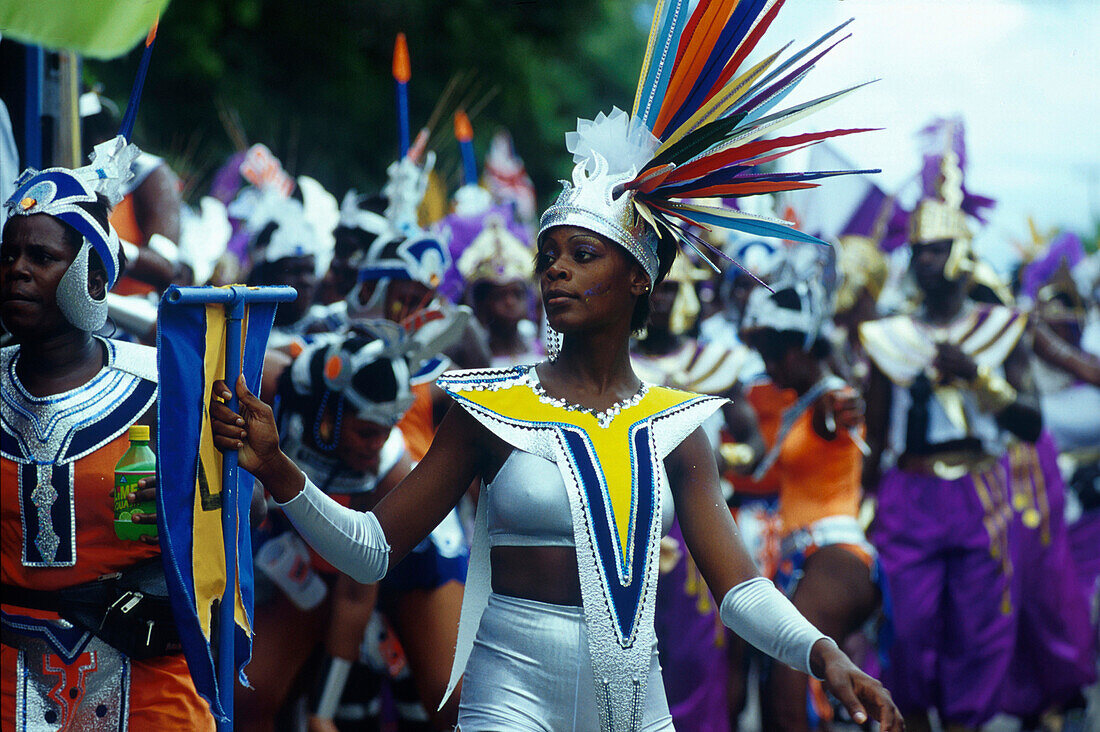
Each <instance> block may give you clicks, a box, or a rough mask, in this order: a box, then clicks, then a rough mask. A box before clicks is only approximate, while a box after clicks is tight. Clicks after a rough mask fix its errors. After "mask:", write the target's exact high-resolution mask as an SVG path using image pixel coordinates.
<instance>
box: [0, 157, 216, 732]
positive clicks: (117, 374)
mask: <svg viewBox="0 0 1100 732" xmlns="http://www.w3.org/2000/svg"><path fill="white" fill-rule="evenodd" d="M136 153H137V149H136V148H134V147H133V146H128V145H126V143H125V140H124V139H123V138H121V137H119V138H116V139H115V140H111V141H109V142H106V143H103V144H102V145H100V146H98V147H97V149H96V152H95V154H94V155H93V163H92V165H90V166H88V167H85V168H81V169H77V170H68V169H65V168H52V169H49V170H45V171H42V172H40V173H38V172H36V171H28V172H27V173H25V174H24V175H23V176H22V177H21V178H20V180H19V186H18V188H17V190H16V192H15V194H14V195H13V196H12V198H11V199H10V200H9V201H8V202H7V206H8V209H9V211H10V212H11V214H12V215H11V218H9V219H8V221H7V223H6V224H5V226H4V229H3V239H2V241H0V317H2V318H3V321H4V326H5V328H6V329H7V330H8V331H9V332H10V333H11V334H12V336H13V337H14V340H15V343H16V345H14V346H10V347H8V348H5V349H3V351H2V353H0V382H2V386H3V390H2V393H3V409H2V448H0V474H2V476H3V482H4V486H5V488H6V489H5V490H4V492H3V494H2V498H0V542H2V546H3V558H2V565H0V567H2V577H3V587H4V595H3V598H4V599H3V603H4V604H3V606H2V622H3V646H2V650H0V658H2V664H3V676H2V678H3V682H2V687H0V692H2V693H0V696H2V712H3V727H4V729H18V730H25V729H43V728H48V729H58V728H60V729H127V728H129V729H187V730H213V728H214V720H213V718H212V717H211V715H210V712H209V711H208V709H207V705H206V703H205V702H203V700H202V699H201V698H200V697H199V695H198V693H197V692H196V691H195V687H194V685H193V684H192V682H191V678H190V676H189V674H188V671H187V664H186V662H185V661H184V659H183V656H182V655H178V653H171V648H172V643H171V639H172V635H173V634H174V630H173V629H172V628H171V621H170V620H169V619H168V618H169V615H168V612H167V604H166V603H165V604H163V605H158V603H157V598H156V597H153V596H154V595H167V591H166V589H164V577H163V571H162V570H161V568H160V562H159V560H158V555H159V549H158V548H157V546H156V542H155V540H151V541H148V542H146V543H138V542H131V541H123V540H120V539H119V538H117V537H116V535H115V529H114V513H113V504H112V500H111V493H112V489H113V482H114V466H115V464H116V463H117V462H118V460H119V458H120V457H121V456H122V454H123V452H124V451H125V450H126V448H127V445H128V437H127V431H128V428H129V427H130V425H132V424H134V423H137V422H146V420H145V418H144V417H143V415H146V414H150V413H151V410H150V407H151V406H152V405H153V404H154V402H155V401H156V397H157V383H156V370H155V366H154V364H155V363H156V360H155V354H154V353H153V350H152V349H150V348H146V347H143V346H135V345H132V344H126V343H120V342H117V341H112V340H108V339H105V338H100V337H98V336H94V335H93V333H94V332H95V331H97V330H99V329H100V328H102V326H103V324H104V322H105V320H106V315H107V305H106V292H107V290H109V289H110V287H111V285H113V284H114V282H115V280H116V279H117V277H118V275H119V260H118V247H119V244H118V237H117V235H116V234H115V232H114V230H113V229H112V228H111V227H110V226H109V224H108V223H107V216H108V205H109V204H110V203H112V202H114V201H116V200H117V197H118V193H119V188H120V186H121V185H122V182H123V181H122V178H123V177H124V176H125V175H127V174H128V170H129V165H130V162H131V161H132V159H133V157H134V155H135V154H136ZM146 423H147V422H146ZM139 485H141V490H139V491H137V492H135V493H133V494H131V495H130V500H132V501H135V502H137V501H147V500H151V499H152V497H153V492H154V490H155V485H154V480H152V479H147V480H146V481H145V482H144V484H139ZM78 513H79V521H78V520H77V515H78ZM134 521H135V522H137V523H148V524H155V523H156V516H155V515H154V514H138V515H137V516H135V518H134ZM158 585H159V590H158ZM128 590H134V591H140V592H141V593H142V596H141V597H140V599H138V597H137V596H135V595H133V594H127V591H128ZM124 598H125V599H124ZM120 601H121V602H122V604H121V605H119V604H118V603H119V602H120ZM84 602H89V603H90V607H84V608H81V607H80V605H81V603H84ZM112 604H115V605H116V607H118V608H126V609H127V611H126V612H125V613H122V614H123V615H125V617H123V618H122V619H121V620H120V621H119V622H112V620H113V618H111V617H108V618H104V615H105V613H106V614H108V615H110V613H108V608H109V607H110V606H111V605H112ZM160 611H164V612H163V613H162V612H160ZM118 615H119V613H115V617H118ZM133 616H139V617H140V620H136V621H135V620H132V619H131V618H132V617H133ZM101 619H103V620H104V622H102V623H101V622H100V620H101ZM139 629H140V632H139ZM108 639H109V640H108ZM119 647H123V648H125V651H124V650H120V648H119ZM176 647H177V648H178V642H177V643H176ZM139 659H140V660H139Z"/></svg>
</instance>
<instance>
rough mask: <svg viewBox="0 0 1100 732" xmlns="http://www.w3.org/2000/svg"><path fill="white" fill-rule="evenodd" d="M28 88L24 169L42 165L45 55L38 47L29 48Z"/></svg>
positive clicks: (24, 129)
mask: <svg viewBox="0 0 1100 732" xmlns="http://www.w3.org/2000/svg"><path fill="white" fill-rule="evenodd" d="M26 59H27V63H26V69H27V74H26V79H27V87H26V93H25V95H24V102H25V104H24V105H23V167H25V168H37V169H41V168H43V167H44V166H43V165H42V78H43V68H44V66H45V54H44V53H43V51H42V49H41V48H40V47H38V46H27V54H26Z"/></svg>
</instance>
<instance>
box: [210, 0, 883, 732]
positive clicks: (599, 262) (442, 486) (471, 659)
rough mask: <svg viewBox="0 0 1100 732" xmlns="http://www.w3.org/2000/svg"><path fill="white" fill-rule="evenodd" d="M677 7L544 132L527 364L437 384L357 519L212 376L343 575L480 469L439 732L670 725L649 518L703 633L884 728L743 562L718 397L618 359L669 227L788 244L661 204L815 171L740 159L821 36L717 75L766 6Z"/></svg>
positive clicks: (230, 429) (227, 422)
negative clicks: (717, 605)
mask: <svg viewBox="0 0 1100 732" xmlns="http://www.w3.org/2000/svg"><path fill="white" fill-rule="evenodd" d="M687 6H688V3H687V2H678V3H668V4H665V3H661V4H659V5H658V14H657V18H656V19H655V21H654V32H653V34H652V36H651V39H650V47H649V50H648V51H647V54H646V62H645V65H644V66H643V73H642V83H641V84H640V85H639V90H638V92H639V93H638V96H637V99H636V103H635V109H634V112H633V114H632V115H629V116H628V115H627V114H626V113H624V112H621V111H619V110H615V111H613V112H612V114H611V115H610V116H607V117H605V116H604V115H600V116H599V117H597V119H596V120H595V121H592V122H587V121H582V122H581V124H580V126H579V129H578V131H577V132H576V133H572V134H571V135H569V136H567V144H568V146H569V148H570V150H571V152H573V154H574V160H575V161H576V162H577V166H576V168H575V169H574V171H573V181H572V183H571V184H566V186H565V190H564V191H563V192H562V194H561V195H560V196H559V198H558V200H557V202H556V203H555V204H554V205H553V206H551V207H550V208H549V209H548V210H547V211H546V212H545V213H544V214H543V216H542V220H541V223H540V231H539V236H538V259H537V266H536V272H537V274H538V276H539V284H540V287H541V291H542V298H543V303H544V306H545V311H546V315H547V319H548V323H549V325H550V328H551V335H552V339H551V343H550V347H549V355H550V359H549V360H548V361H546V362H543V363H540V364H538V365H536V366H533V367H531V366H517V367H513V368H510V369H486V370H480V371H465V372H456V373H452V374H449V375H445V376H444V377H443V378H442V379H440V385H441V386H442V387H443V388H444V389H445V390H446V391H447V392H448V393H449V394H450V395H451V396H452V397H453V398H454V400H455V402H456V404H455V405H454V406H453V407H452V408H451V409H450V411H449V412H448V413H447V415H446V417H445V418H444V419H443V421H442V423H441V424H440V427H439V430H438V432H437V433H436V436H435V439H434V441H433V443H432V446H431V448H430V449H429V451H428V453H427V454H426V455H425V456H424V458H423V459H422V460H421V462H420V463H419V465H418V466H417V467H416V468H415V469H414V470H413V472H412V473H411V474H410V475H409V476H408V477H407V478H406V479H405V480H404V481H402V483H401V484H399V485H398V486H397V487H396V488H395V489H394V490H393V491H392V492H391V493H390V494H389V495H387V496H386V497H385V498H384V499H383V500H382V501H381V502H380V503H379V504H378V505H377V506H376V507H375V509H374V510H373V512H368V513H359V512H353V511H348V510H346V509H344V508H342V507H341V506H339V504H337V503H335V502H333V501H331V500H329V499H328V498H327V497H326V496H324V494H323V493H321V491H319V490H318V489H317V488H316V487H315V486H313V485H312V484H311V483H310V482H309V481H308V480H307V479H306V477H305V476H304V475H303V474H302V473H301V471H299V470H298V469H297V468H296V467H295V466H294V465H293V463H291V461H290V460H288V459H287V458H286V456H285V455H283V454H282V453H281V452H280V450H279V442H278V436H277V434H276V429H275V425H274V422H273V421H272V419H271V411H270V409H269V408H268V407H266V406H265V405H264V404H263V403H262V402H260V401H259V400H257V399H256V398H255V397H253V396H252V395H251V394H250V393H248V390H247V388H246V387H245V386H244V384H243V382H240V383H238V384H237V386H236V388H237V391H238V394H239V396H240V398H241V405H242V406H241V413H240V415H238V414H234V413H233V412H231V411H230V410H229V409H228V407H226V406H225V404H223V403H221V402H219V401H218V400H219V399H225V398H228V396H229V390H228V388H227V387H226V385H225V384H223V383H221V382H218V383H216V384H215V385H214V390H213V396H214V397H216V398H215V399H214V400H213V402H212V404H211V414H212V416H213V418H214V431H215V435H216V437H215V444H216V445H217V446H218V447H219V448H220V449H223V450H230V449H236V450H237V451H238V454H239V460H240V465H241V466H242V467H244V468H245V469H247V470H249V471H250V472H252V473H253V474H254V475H256V477H257V478H259V479H260V480H261V481H262V482H263V483H264V485H265V487H266V488H267V489H268V490H269V491H270V492H271V494H272V495H273V496H274V497H275V499H276V500H278V501H279V502H280V503H281V504H283V510H284V511H285V512H286V514H287V516H288V517H290V519H291V521H293V522H294V524H295V526H296V528H297V529H298V530H299V532H300V533H301V535H302V536H303V537H304V538H305V539H306V540H307V541H308V542H310V543H311V544H312V545H313V546H314V548H315V549H316V550H317V551H318V552H319V553H321V555H322V556H324V557H325V558H326V559H327V560H328V561H330V562H331V563H332V564H334V565H335V566H337V567H338V568H339V569H341V570H342V571H344V572H347V573H348V574H350V575H352V577H353V578H355V579H357V580H359V581H360V582H374V581H377V580H378V579H379V578H380V577H382V576H383V575H384V574H385V573H386V570H387V568H388V567H389V566H390V565H391V564H393V563H396V562H398V561H400V560H401V558H402V557H404V556H405V555H406V554H407V553H408V552H409V550H410V549H412V547H414V546H416V545H417V544H418V543H419V542H420V541H421V540H422V539H423V538H424V537H425V536H427V535H428V533H429V532H430V531H431V530H432V528H433V527H434V526H435V525H436V524H437V523H438V522H439V521H441V520H442V519H443V517H444V516H446V514H447V513H448V512H449V511H450V510H451V508H453V507H454V506H455V504H456V503H457V502H458V500H459V498H460V497H461V496H462V495H463V494H464V493H465V491H466V489H467V488H468V487H469V486H470V484H471V483H472V482H473V481H474V480H480V482H481V483H482V485H483V486H484V487H483V491H482V493H481V499H480V501H479V506H478V515H477V518H476V519H475V534H474V538H473V545H472V548H471V558H470V572H469V575H468V578H467V585H466V596H465V598H464V601H463V612H462V620H461V622H460V625H459V638H458V648H457V650H456V658H455V666H454V670H453V672H452V681H451V688H452V689H453V688H454V685H455V684H456V683H457V680H458V679H459V677H461V676H462V674H463V671H465V676H464V677H463V686H462V693H461V700H460V704H459V720H458V721H459V729H461V730H463V732H476V731H478V730H501V729H508V730H568V729H574V730H585V731H588V730H595V729H601V730H630V731H633V730H669V729H672V721H671V718H670V717H669V713H668V705H667V703H666V701H665V698H664V694H663V688H662V683H661V678H660V667H659V665H658V663H657V659H656V652H655V636H654V630H653V612H654V592H655V590H656V582H657V575H658V569H657V557H658V548H659V544H660V539H661V536H662V533H663V531H664V530H667V527H668V525H669V524H670V522H671V519H672V514H673V510H674V511H675V514H676V516H677V518H678V519H679V522H680V526H681V529H682V532H683V536H684V538H685V540H686V543H687V545H688V547H689V549H690V550H691V553H692V556H693V558H694V559H695V562H696V564H697V565H698V567H699V569H700V571H701V573H702V575H703V577H704V579H705V580H706V582H707V585H708V586H709V587H710V589H711V592H712V594H713V595H714V597H715V598H721V617H722V620H723V621H724V622H725V623H726V625H728V626H729V627H730V628H732V629H733V630H734V631H735V632H737V633H738V634H740V635H742V636H743V637H745V638H746V639H747V640H748V641H750V642H751V643H753V644H754V645H756V646H758V647H759V648H761V649H762V650H764V651H765V652H767V653H769V654H771V655H773V656H774V657H776V658H778V659H779V660H780V661H782V662H784V663H787V664H790V665H792V666H795V667H796V668H799V669H800V670H802V671H804V672H806V673H812V674H813V675H814V676H817V677H819V678H822V679H823V680H824V682H825V685H826V687H827V688H828V689H830V690H831V691H832V692H833V693H834V694H835V695H836V696H837V697H838V698H839V699H840V700H841V701H843V702H844V704H845V705H846V706H847V707H848V709H849V711H850V712H851V714H852V715H853V717H854V718H855V719H856V721H857V722H860V723H862V722H863V721H865V720H866V719H867V718H868V714H870V715H872V716H874V717H875V718H877V719H878V720H879V721H880V722H881V724H882V727H883V729H884V730H885V731H886V732H894V731H896V730H901V729H903V728H904V723H903V721H902V720H901V717H900V715H898V713H897V710H896V709H895V707H894V705H893V702H892V701H891V700H890V696H889V693H888V692H886V690H885V689H884V688H883V687H882V686H881V685H880V684H879V683H878V682H877V681H875V680H874V679H872V678H870V677H869V676H867V675H865V674H863V673H862V672H860V671H859V670H858V669H857V668H856V667H855V666H854V665H853V664H852V662H851V661H850V660H849V659H848V658H847V656H845V655H844V653H843V652H841V651H840V649H839V648H838V647H837V646H836V644H835V643H834V642H833V641H831V640H830V639H828V638H827V637H826V636H824V635H823V634H822V633H820V632H819V631H817V630H816V629H815V628H814V627H813V626H812V625H810V624H809V623H808V622H807V621H806V620H805V619H804V618H803V617H802V616H801V615H799V614H798V612H797V611H796V610H795V609H794V607H793V606H792V605H791V604H790V602H789V601H788V600H787V599H786V598H785V597H783V595H782V593H780V592H779V591H778V590H777V589H776V588H775V587H774V586H773V585H772V584H771V583H770V582H769V581H768V580H766V579H764V578H762V577H760V576H759V575H758V574H757V571H756V568H755V566H754V564H753V562H752V560H751V559H750V558H749V556H748V555H747V553H746V551H745V549H744V547H743V546H742V544H741V541H740V538H739V536H738V534H737V527H736V525H735V524H734V522H733V519H732V517H731V515H730V512H729V510H728V509H727V508H726V504H725V501H724V500H723V498H722V495H721V492H720V490H719V485H718V471H717V465H716V463H715V457H714V453H713V451H712V449H711V446H710V443H709V441H708V439H707V437H706V435H705V434H704V432H703V430H702V429H700V428H699V425H700V424H701V423H702V422H703V421H704V420H705V419H706V418H707V417H709V416H710V415H711V414H713V413H714V411H715V410H716V409H718V408H719V407H720V406H721V405H722V404H723V402H724V400H723V399H720V398H716V397H709V396H700V395H697V394H691V393H688V392H683V391H677V390H674V389H667V388H664V387H658V386H650V385H647V384H645V383H643V382H641V381H640V380H639V379H638V377H637V376H636V375H635V373H634V371H633V369H632V368H631V365H630V354H629V338H630V334H631V333H632V332H633V331H636V330H638V329H639V328H641V327H642V326H644V324H645V320H646V317H647V315H648V310H649V299H648V295H649V292H650V291H651V289H652V287H653V286H655V285H656V284H658V283H659V282H660V281H661V280H662V279H663V278H664V276H665V275H666V274H667V273H668V270H669V268H670V267H671V265H672V261H673V258H674V257H675V255H676V241H677V240H679V241H681V242H684V243H687V244H689V245H693V244H694V242H695V241H696V240H695V239H693V237H692V235H691V234H690V233H689V232H688V230H687V228H686V227H685V226H684V221H690V222H692V223H695V224H701V225H720V226H724V227H727V228H736V229H740V230H750V231H753V232H756V233H765V232H768V233H771V234H772V235H780V236H782V237H783V238H798V239H803V240H806V239H809V237H806V236H805V235H804V234H801V233H800V232H797V231H796V230H794V229H792V228H790V227H789V226H786V225H784V224H783V223H782V222H776V221H771V220H762V219H759V218H755V217H751V216H748V215H745V214H742V213H739V212H737V211H733V210H731V209H726V208H714V207H706V206H700V205H696V204H692V203H685V202H684V201H683V200H682V199H691V198H697V197H701V196H727V197H728V196H734V195H744V194H746V193H751V192H757V193H759V192H766V191H770V190H778V189H784V188H791V187H804V184H796V185H792V184H793V183H795V182H797V181H803V180H806V179H808V178H813V177H820V176H821V175H822V174H782V175H772V174H768V173H760V172H753V171H754V170H755V169H754V167H753V166H755V165H756V164H757V163H759V162H766V161H768V160H773V159H775V157H776V156H777V155H779V154H782V150H781V148H789V147H792V146H795V145H798V144H801V143H802V142H805V141H806V139H805V136H801V137H799V138H779V139H776V140H766V141H765V140H760V139H758V138H759V137H761V136H762V135H763V134H764V133H765V132H767V131H770V130H772V129H774V128H775V127H777V126H779V125H780V124H782V123H783V122H784V121H793V120H794V119H795V118H798V117H801V116H804V114H805V113H806V112H807V110H809V109H810V108H811V107H812V106H813V105H814V103H808V104H803V105H800V106H798V107H794V108H791V109H788V110H783V111H780V112H774V113H771V114H768V115H766V116H765V112H767V111H768V110H769V108H770V107H771V106H772V105H773V104H774V103H775V102H776V101H777V100H778V98H779V97H781V96H782V94H783V93H785V91H786V90H789V88H790V87H791V85H792V84H794V83H796V81H797V80H798V79H800V78H801V76H802V74H804V73H805V71H806V70H807V69H808V66H809V65H810V64H812V63H813V61H815V60H816V57H815V55H814V53H813V49H814V48H815V47H816V46H817V45H818V44H820V43H822V42H824V41H825V40H826V39H827V38H829V37H830V36H831V35H832V34H827V35H826V36H825V37H824V38H823V39H821V40H820V41H818V43H815V44H813V46H811V47H810V48H809V49H805V50H804V51H802V52H799V53H797V54H795V55H794V56H793V57H792V58H790V59H788V60H786V61H784V62H782V63H780V64H778V65H776V66H775V68H771V66H772V65H774V64H775V61H776V58H777V56H772V57H770V59H766V60H765V62H761V64H758V65H757V66H755V67H753V69H751V70H750V71H749V72H746V73H745V74H742V75H741V76H735V73H736V71H737V68H736V67H737V65H738V64H739V63H740V60H741V59H743V58H744V56H745V55H747V54H748V52H749V51H750V50H751V48H752V46H753V44H754V43H755V41H756V39H757V38H758V37H759V35H760V33H762V32H763V30H764V28H766V27H767V24H768V23H770V21H771V18H772V17H774V13H775V11H776V10H778V6H779V4H777V3H773V2H768V1H767V0H752V1H751V2H743V3H740V4H737V8H734V3H730V2H721V1H715V2H707V1H706V0H703V2H700V3H698V5H697V6H696V8H695V10H694V11H693V12H692V14H691V18H690V19H689V18H688V17H687V16H688V10H687ZM695 28H707V29H708V30H707V32H705V33H703V32H698V33H693V32H692V29H695ZM681 38H682V39H683V43H681V42H680V41H681ZM819 55H820V53H818V54H817V56H819ZM727 71H728V73H727ZM766 72H770V73H766ZM834 97H835V95H834ZM819 101H820V100H819ZM825 101H828V100H825ZM828 134H830V133H822V134H821V136H822V137H823V136H827V135H828ZM817 139H820V137H818V138H817ZM742 143H743V144H742ZM777 151H778V152H777ZM746 172H748V173H751V174H749V175H744V176H743V175H742V174H744V173H746ZM791 703H799V704H801V703H804V702H803V700H802V699H797V700H791Z"/></svg>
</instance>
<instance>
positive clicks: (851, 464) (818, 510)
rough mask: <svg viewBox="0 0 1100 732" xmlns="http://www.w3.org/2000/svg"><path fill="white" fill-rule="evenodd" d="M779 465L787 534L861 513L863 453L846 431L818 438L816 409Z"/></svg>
mask: <svg viewBox="0 0 1100 732" xmlns="http://www.w3.org/2000/svg"><path fill="white" fill-rule="evenodd" d="M775 467H776V468H778V473H779V518H780V521H781V522H782V526H783V529H782V530H783V533H784V534H786V533H788V532H790V531H793V530H794V529H797V528H800V527H803V526H808V525H809V524H812V523H813V522H815V521H817V520H819V519H823V518H825V517H826V516H856V515H857V514H858V513H859V500H860V495H861V494H860V491H861V488H860V475H861V472H862V470H863V455H862V454H860V452H859V448H858V447H856V444H855V443H854V442H852V438H851V437H849V436H848V435H847V434H846V433H844V432H841V433H840V434H838V435H837V436H836V438H835V439H833V440H826V439H824V438H822V437H821V436H820V435H818V434H817V432H815V431H814V426H813V409H812V408H811V409H807V410H806V411H805V413H803V414H802V416H801V417H799V418H798V420H797V421H796V422H795V423H794V426H793V427H791V431H790V432H789V433H788V434H787V439H785V440H784V441H783V447H782V448H781V449H780V452H779V460H777V461H776V464H775Z"/></svg>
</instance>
